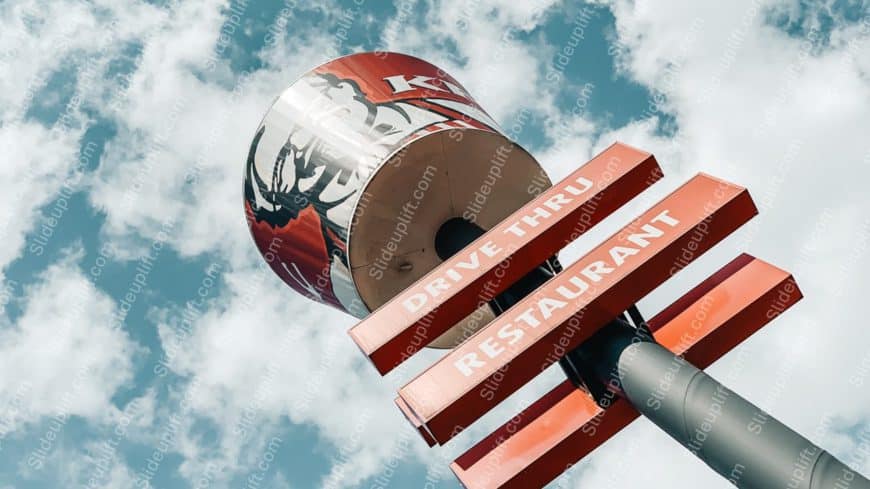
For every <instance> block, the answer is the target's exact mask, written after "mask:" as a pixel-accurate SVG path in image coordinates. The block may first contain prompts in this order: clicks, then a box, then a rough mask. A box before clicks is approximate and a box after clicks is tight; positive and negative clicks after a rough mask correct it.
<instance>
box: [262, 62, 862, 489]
mask: <svg viewBox="0 0 870 489" xmlns="http://www.w3.org/2000/svg"><path fill="white" fill-rule="evenodd" d="M661 176H662V172H661V169H660V168H659V166H658V163H657V162H656V160H655V158H654V157H653V156H652V155H651V154H649V153H646V152H644V151H641V150H638V149H635V148H632V147H630V146H627V145H625V144H621V143H615V144H613V145H612V146H610V147H609V148H607V149H605V150H604V151H603V152H602V153H600V154H599V155H597V156H596V157H594V158H593V159H592V160H591V161H589V162H588V163H586V164H585V165H583V166H581V167H580V168H578V169H577V170H576V171H575V172H573V173H572V174H571V175H569V176H568V177H566V178H565V179H564V180H563V181H562V182H558V183H556V184H555V185H552V186H551V185H550V182H549V180H548V179H547V178H546V175H544V174H543V173H542V171H541V170H540V167H539V166H538V165H537V163H536V162H535V161H534V159H533V158H532V157H531V156H530V155H529V154H528V153H526V152H525V151H523V150H522V148H520V147H518V146H517V145H516V144H514V143H513V142H511V141H510V140H509V139H508V138H507V137H505V136H504V135H502V134H501V132H500V130H499V129H498V126H497V125H496V124H495V123H494V122H493V121H492V119H491V118H490V117H489V116H488V115H487V114H486V112H485V111H484V110H483V109H482V108H481V107H480V106H479V105H477V103H476V102H475V101H474V100H473V99H472V98H471V96H470V95H469V94H468V93H467V91H466V90H465V89H464V88H463V87H462V86H461V85H460V84H459V82H458V81H456V80H455V79H453V78H452V77H450V76H449V75H447V74H446V73H444V72H443V71H442V70H440V69H438V68H436V67H434V66H433V65H431V64H429V63H426V62H425V61H422V60H419V59H416V58H412V57H410V56H406V55H401V54H395V53H360V54H355V55H351V56H347V57H344V58H339V59H337V60H334V61H331V62H329V63H327V64H325V65H323V66H320V67H318V68H316V69H315V70H313V71H312V72H311V73H308V74H306V75H305V76H303V77H302V78H301V79H300V80H299V81H297V82H296V83H294V84H293V85H291V87H290V88H288V89H287V91H285V93H284V94H282V95H281V96H280V97H279V98H278V99H277V100H276V102H275V104H274V105H273V107H272V108H271V109H270V111H269V113H268V114H267V115H266V117H265V118H264V120H263V122H262V124H261V126H260V128H259V129H258V131H257V133H256V136H255V138H254V141H253V144H252V147H251V151H250V153H249V157H248V162H247V166H246V182H245V206H246V212H247V215H248V219H249V224H250V227H251V232H252V234H253V236H254V239H255V242H256V243H257V245H258V247H259V249H260V251H261V252H262V253H263V255H264V257H265V258H266V259H267V261H268V262H269V263H270V265H271V266H272V268H273V269H274V270H275V271H276V273H278V274H279V276H281V278H282V279H284V280H285V281H286V282H287V283H288V284H289V285H290V286H291V287H293V288H295V289H296V290H298V291H300V292H301V293H303V294H305V295H306V296H308V297H310V298H312V299H315V300H318V301H320V302H323V303H326V304H329V305H332V306H334V307H338V308H340V309H342V310H344V311H347V312H349V313H351V314H355V315H357V316H358V317H360V318H362V321H360V322H359V323H358V324H357V325H356V326H354V327H353V328H351V330H350V331H349V334H350V336H351V338H352V339H353V341H355V342H356V344H357V345H358V346H359V347H360V349H361V350H362V352H363V353H364V354H365V355H366V356H367V357H368V358H369V359H370V360H371V363H372V364H373V365H374V367H375V368H376V369H377V370H378V372H380V373H381V374H385V373H387V372H389V371H390V370H392V369H393V368H394V367H396V366H397V365H399V364H400V363H401V362H403V361H405V360H407V359H408V358H410V357H411V356H413V355H414V354H415V353H417V352H418V351H419V350H420V349H421V348H423V347H426V346H433V347H440V348H452V350H451V351H450V352H448V353H447V354H446V355H445V356H444V357H442V358H441V359H440V360H438V361H437V362H436V363H435V364H434V365H432V366H431V367H430V368H428V369H427V370H426V371H424V372H422V373H421V374H419V375H418V376H417V377H415V378H414V379H412V380H411V381H410V382H409V383H408V384H406V385H405V386H404V387H402V388H401V389H399V392H398V398H397V399H396V401H395V402H396V404H397V405H398V407H399V409H401V410H402V412H403V413H404V414H405V416H406V417H407V418H408V420H409V421H410V422H411V424H412V425H413V426H414V427H415V428H416V429H417V430H418V431H419V432H420V434H421V436H422V437H423V439H424V440H425V441H426V442H427V443H429V444H430V445H434V444H444V443H447V442H448V441H449V440H450V439H451V438H453V437H454V436H456V435H457V434H458V433H460V432H461V431H462V430H464V429H465V428H466V427H468V426H470V425H471V424H472V423H474V422H475V421H476V420H477V419H479V418H480V417H481V416H483V415H484V414H486V413H487V412H488V411H489V410H491V409H492V408H493V407H495V406H496V405H498V403H500V402H501V401H503V400H504V399H505V398H507V397H508V396H509V395H510V394H511V393H513V392H515V391H516V390H517V389H519V388H520V387H522V386H523V385H525V384H526V383H527V382H528V381H530V380H531V379H533V378H534V377H535V376H537V375H538V374H539V373H540V372H541V371H542V370H544V369H545V368H547V367H549V366H550V365H552V364H553V363H557V362H558V363H559V364H560V366H561V368H562V369H563V370H564V371H565V373H566V375H567V377H568V379H567V380H565V381H564V382H562V383H561V384H560V385H558V386H556V387H555V388H554V389H553V390H551V391H550V392H548V393H547V394H546V395H544V396H543V397H542V398H540V399H539V400H537V401H535V402H534V403H532V404H531V405H529V406H528V407H527V408H526V409H524V410H523V411H522V412H520V413H518V414H517V415H516V416H515V417H513V418H512V419H511V420H510V421H508V422H507V423H505V424H504V425H502V426H501V427H500V428H498V429H497V430H496V431H495V432H493V433H492V434H491V435H489V436H488V437H486V438H484V439H483V440H481V441H480V442H479V443H477V444H476V445H475V446H473V447H472V448H471V449H469V450H468V451H467V452H466V453H464V454H463V455H461V456H460V457H459V458H458V459H456V461H455V462H454V463H453V465H452V469H453V471H454V473H455V474H456V475H457V477H458V478H459V480H460V481H461V482H462V484H463V485H465V486H466V487H469V488H475V489H477V488H481V489H482V488H500V487H518V488H528V487H542V486H543V485H545V484H547V483H548V482H550V481H552V480H553V479H554V478H555V477H557V476H558V475H559V474H560V473H562V472H563V471H565V470H567V469H568V468H570V467H571V465H573V464H574V463H576V462H577V461H578V460H580V459H581V458H582V457H584V456H585V455H586V454H588V453H589V452H591V451H592V450H594V449H595V448H596V447H598V446H599V445H601V444H602V443H604V442H605V441H606V440H607V439H609V438H610V437H611V436H613V435H614V434H615V433H616V432H618V431H619V430H620V429H622V428H624V427H625V426H627V425H628V423H630V422H631V421H632V420H634V419H635V418H637V417H638V416H640V415H643V416H646V417H647V418H648V419H650V420H651V421H652V422H653V423H655V424H656V425H658V426H659V427H661V428H662V429H663V430H664V431H665V432H667V433H668V434H669V435H670V436H672V437H673V438H674V439H676V440H677V441H678V442H679V443H681V444H682V445H684V446H685V447H686V448H688V449H689V450H690V451H691V452H692V453H694V454H695V455H696V456H698V457H699V458H701V459H702V460H703V461H704V462H705V463H707V464H708V465H709V466H710V467H711V468H713V469H714V470H715V471H717V472H718V473H719V474H721V475H722V476H723V477H725V478H726V479H728V480H729V481H731V482H732V483H734V484H735V485H737V486H738V487H743V488H774V487H776V488H779V487H788V488H805V489H816V488H826V489H828V488H836V489H844V488H855V489H870V482H868V481H867V479H865V478H864V477H863V476H861V475H860V474H859V473H857V472H855V471H854V470H852V469H850V468H849V467H846V466H845V465H844V464H843V463H842V462H840V461H838V460H837V459H835V458H833V457H832V456H831V455H830V454H828V453H827V452H825V451H824V450H822V449H821V448H819V447H817V446H816V445H814V444H813V443H812V442H810V441H809V440H807V439H805V438H803V437H802V436H801V435H799V434H798V433H796V432H794V431H792V430H791V429H789V428H788V427H787V426H785V425H783V424H781V423H779V422H778V421H777V420H776V419H774V418H773V417H771V416H770V415H769V414H767V413H764V412H763V411H761V410H760V409H758V408H757V407H755V406H754V405H752V404H751V403H750V402H748V401H747V400H745V399H743V398H742V397H740V396H739V395H738V394H736V393H734V392H733V391H731V390H729V389H728V388H727V387H725V386H723V385H721V384H720V383H718V382H717V381H716V380H715V379H713V378H711V377H710V376H708V375H707V374H705V373H704V372H703V371H701V370H699V368H701V369H702V368H704V367H706V366H708V365H710V364H711V363H712V362H714V361H715V360H716V359H718V358H720V357H722V356H723V355H724V354H726V353H727V352H728V351H729V350H730V349H732V348H733V347H735V346H736V345H737V344H739V343H740V342H742V341H743V340H744V339H746V338H747V337H749V336H750V335H751V334H752V333H754V332H755V331H757V330H758V329H759V328H761V327H762V326H764V325H765V324H767V323H769V322H770V321H771V320H773V319H774V318H776V317H777V316H778V315H779V314H781V313H782V312H783V311H785V310H787V309H788V308H789V307H790V306H791V305H793V304H794V303H795V302H797V301H798V300H799V299H800V298H801V292H800V290H799V288H798V286H797V284H796V283H795V281H794V279H793V278H792V277H791V275H790V274H789V273H788V272H786V271H783V270H780V269H779V268H776V267H775V266H773V265H771V264H768V263H766V262H764V261H761V260H759V259H757V258H754V257H752V256H750V255H746V254H744V255H740V256H738V257H736V258H735V259H734V260H732V261H731V262H730V263H728V264H727V265H725V266H724V267H722V268H721V269H720V270H719V271H717V272H716V273H714V274H712V275H711V276H710V277H709V278H708V279H706V280H704V281H703V282H702V283H700V284H698V285H697V286H695V287H694V288H692V289H691V290H690V291H689V292H687V293H686V294H685V295H683V296H682V297H681V298H679V299H678V300H676V301H675V302H674V303H673V304H672V305H671V306H669V307H667V308H665V309H664V310H663V311H661V312H660V313H659V314H657V315H655V316H653V317H652V318H651V319H649V320H648V321H645V320H644V319H643V317H642V316H641V315H640V313H639V311H638V310H637V308H636V307H635V306H634V304H635V303H636V302H637V301H638V300H640V299H641V298H643V297H644V296H645V295H646V294H648V293H649V292H650V291H652V290H653V289H654V288H656V287H657V286H659V285H660V284H662V283H663V282H664V281H666V280H668V279H669V278H671V277H673V276H674V275H676V274H677V273H678V272H679V271H680V270H682V269H683V268H684V267H686V266H688V265H689V264H690V263H692V262H693V261H694V260H695V259H696V258H697V257H699V256H700V255H701V254H703V253H704V252H706V251H707V250H709V249H710V248H712V247H713V246H714V245H715V244H717V243H718V242H720V241H722V240H723V239H725V238H726V237H727V236H728V235H729V234H730V233H731V232H733V231H734V230H736V229H737V228H738V227H739V226H740V225H742V224H743V223H745V222H746V221H748V220H749V219H751V218H752V217H753V216H754V215H755V214H756V213H757V209H756V207H755V204H754V203H753V201H752V198H751V197H750V195H749V193H748V192H747V190H746V189H744V188H742V187H739V186H737V185H735V184H732V183H729V182H726V181H723V180H720V179H717V178H715V177H713V176H710V175H705V174H699V175H697V176H695V177H693V178H691V179H690V180H688V181H687V182H686V183H685V184H684V185H682V186H681V187H679V188H678V189H677V190H676V191H674V192H673V193H671V194H670V195H668V196H667V197H665V198H664V199H663V200H662V201H660V202H659V203H657V204H655V205H654V206H652V207H651V208H650V209H649V210H647V211H646V212H644V213H643V214H641V215H640V216H638V217H637V218H636V219H635V220H634V221H632V222H631V223H629V224H627V225H626V226H625V227H623V228H622V229H621V230H620V231H618V232H617V233H616V234H614V235H613V236H611V237H610V238H608V239H606V240H605V241H604V242H602V243H601V244H600V245H599V246H597V247H595V248H594V249H592V250H591V251H590V252H589V253H587V254H586V255H585V256H583V257H582V258H580V259H579V260H577V261H576V262H575V263H573V264H570V265H568V266H567V267H565V269H564V270H562V266H561V264H560V263H559V262H558V260H557V259H556V258H555V255H556V254H557V253H558V251H559V250H560V249H562V248H563V247H564V246H565V245H567V244H568V243H570V242H571V241H573V240H574V239H576V238H578V237H579V236H581V235H582V234H584V233H585V232H587V231H588V230H589V229H590V228H591V227H592V226H594V225H595V224H596V223H598V222H600V221H601V220H602V219H604V218H605V217H607V216H608V215H610V214H611V213H613V212H614V211H615V210H616V209H618V208H619V207H620V206H622V205H624V204H625V203H627V202H628V201H629V200H631V199H632V198H633V197H634V196H636V195H637V194H639V193H640V192H642V191H643V190H644V189H646V188H647V187H649V186H650V185H652V184H653V183H655V182H656V181H658V180H659V179H660V178H661ZM370 311H373V312H370ZM759 420H763V422H761V421H759Z"/></svg>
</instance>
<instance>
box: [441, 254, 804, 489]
mask: <svg viewBox="0 0 870 489" xmlns="http://www.w3.org/2000/svg"><path fill="white" fill-rule="evenodd" d="M801 297H802V296H801V292H800V290H799V289H798V287H797V285H796V284H795V282H794V279H793V278H792V277H791V275H790V274H789V273H788V272H785V271H783V270H780V269H779V268H776V267H774V266H773V265H770V264H768V263H765V262H763V261H761V260H758V259H755V258H753V257H751V256H749V255H742V256H740V257H738V258H736V259H735V260H733V261H732V262H731V263H729V264H728V265H726V266H725V267H723V268H722V269H721V270H719V271H718V272H716V273H715V274H714V275H713V276H711V277H710V278H708V279H707V280H705V281H704V282H702V283H701V284H700V285H698V286H697V287H695V288H694V289H692V290H691V291H690V292H688V293H687V294H686V295H684V296H683V297H681V298H680V299H679V300H677V301H676V302H675V303H674V304H672V305H671V306H669V307H668V308H666V309H665V310H664V311H662V312H661V313H659V314H658V315H656V316H655V317H653V318H652V319H651V320H650V321H649V326H650V329H651V330H652V331H653V332H654V336H655V339H656V341H657V342H658V343H660V344H661V345H662V346H664V347H666V348H668V349H669V350H671V351H672V352H673V353H675V354H678V355H683V356H684V358H685V359H686V360H688V361H689V362H690V363H692V364H693V365H695V366H697V367H699V368H705V367H707V366H709V365H710V364H712V363H713V362H714V361H715V360H717V359H718V358H720V357H721V356H722V355H724V354H725V353H726V352H728V351H729V350H731V349H732V348H734V347H735V346H737V345H738V344H739V343H740V342H742V341H743V340H744V339H746V338H748V337H749V336H750V335H752V334H753V333H754V332H756V331H757V330H758V329H760V328H761V327H762V326H764V325H765V324H767V323H768V322H769V321H771V320H773V318H775V317H776V316H778V315H779V314H780V313H781V312H782V311H784V310H786V309H787V308H789V307H791V306H792V305H793V304H794V303H796V302H797V301H798V300H799V299H800V298H801ZM605 405H607V404H606V403H605ZM638 416H639V414H638V412H637V411H635V409H634V408H632V407H631V405H630V404H629V403H628V402H627V401H624V400H622V399H620V398H613V400H612V404H610V405H609V407H607V409H606V410H605V409H602V408H601V407H599V406H598V405H596V404H595V402H594V401H593V400H592V398H591V397H590V396H589V394H588V393H586V392H585V391H583V390H580V389H577V388H575V387H574V386H573V385H572V384H571V382H570V381H567V380H566V381H564V382H562V383H561V384H560V385H559V386H557V387H556V388H555V389H553V390H551V391H550V392H549V393H547V394H546V395H544V397H542V398H541V399H539V400H538V401H536V402H534V403H533V404H532V405H530V406H529V407H528V408H526V409H525V410H523V411H522V412H521V413H519V414H518V415H517V416H514V417H513V418H512V419H511V421H509V422H508V423H505V424H504V425H502V426H501V427H500V428H498V429H497V430H496V431H494V432H493V433H492V434H491V435H489V436H488V437H486V438H485V439H483V440H482V441H480V442H479V443H478V444H476V445H475V446H474V447H472V448H471V449H469V450H468V451H466V452H465V453H464V454H463V455H461V456H460V457H459V458H457V459H456V461H455V462H454V463H453V465H452V469H453V471H454V472H455V473H456V475H457V477H458V478H459V479H460V481H462V484H463V485H464V486H465V487H467V488H473V489H488V488H513V487H516V488H526V487H542V486H544V485H545V484H547V483H548V482H550V481H552V480H553V479H555V478H556V477H557V476H558V475H559V474H560V473H562V472H563V471H564V470H566V469H567V468H569V467H570V466H571V465H573V464H574V463H576V462H577V461H578V460H580V459H581V458H583V457H584V456H586V455H587V454H588V453H590V452H591V451H592V450H594V449H595V448H596V447H598V446H599V445H601V444H602V443H604V442H605V441H607V440H608V439H609V438H610V437H612V436H613V435H614V434H616V433H617V432H618V431H619V430H621V429H622V428H624V427H625V426H627V425H628V424H629V423H630V422H631V421H633V420H634V419H635V418H637V417H638Z"/></svg>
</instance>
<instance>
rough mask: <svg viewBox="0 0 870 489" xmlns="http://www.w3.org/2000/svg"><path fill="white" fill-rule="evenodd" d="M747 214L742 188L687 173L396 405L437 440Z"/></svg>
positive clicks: (407, 389)
mask: <svg viewBox="0 0 870 489" xmlns="http://www.w3.org/2000/svg"><path fill="white" fill-rule="evenodd" d="M756 213H757V209H756V207H755V205H754V203H753V202H752V199H751V198H750V196H749V193H748V192H747V191H746V190H745V189H744V188H742V187H739V186H736V185H733V184H731V183H728V182H725V181H722V180H719V179H716V178H713V177H710V176H708V175H704V174H699V175H697V176H695V177H694V178H692V179H691V180H689V181H688V182H687V183H686V184H684V185H683V186H682V187H680V188H679V189H677V190H676V191H674V192H673V193H671V194H670V195H668V196H667V197H665V198H664V199H663V200H662V201H661V202H659V203H658V204H656V205H655V206H653V207H652V208H651V209H650V210H648V211H647V212H645V213H644V214H643V215H641V216H640V217H639V218H638V219H636V220H635V221H633V222H632V223H631V224H629V225H628V226H626V227H625V228H623V229H622V230H621V231H619V232H618V233H616V234H615V235H613V236H612V237H610V238H609V239H607V240H606V241H605V242H604V243H602V244H601V245H599V246H598V247H597V248H595V249H593V250H592V251H591V252H589V253H588V254H587V255H586V256H584V257H583V258H581V259H580V260H578V261H577V262H576V263H574V264H572V265H571V266H570V267H568V268H566V269H565V270H564V271H563V272H562V273H560V274H559V275H557V276H556V277H554V278H553V279H552V280H550V281H549V282H547V283H546V284H544V285H543V286H542V287H540V288H539V289H538V290H536V291H535V292H534V293H533V294H531V295H529V296H528V297H526V298H525V299H523V300H522V301H520V302H519V303H517V304H516V305H515V306H514V307H512V308H511V309H509V310H508V311H506V312H505V313H503V314H502V315H501V316H499V317H498V318H496V319H495V320H494V321H493V322H491V323H490V324H488V325H487V326H486V327H484V328H483V329H481V330H480V331H478V332H477V333H476V334H475V335H474V336H472V337H471V338H469V339H468V340H466V341H465V342H464V343H462V344H461V345H459V346H458V347H457V348H456V349H454V350H453V351H451V352H450V353H449V354H447V355H446V356H445V357H444V358H442V359H441V360H440V361H438V362H437V363H435V364H434V365H433V366H432V367H430V368H429V369H428V370H426V371H425V372H423V373H422V374H421V375H419V376H418V377H417V378H415V379H413V380H412V381H411V382H410V383H408V384H407V385H406V386H404V387H403V388H402V389H401V390H400V391H399V399H398V400H397V402H398V403H399V404H400V406H401V407H402V409H403V411H404V412H405V413H406V415H408V416H409V419H411V420H412V423H414V424H415V425H416V426H418V428H419V429H420V430H421V432H422V433H424V437H426V438H427V439H429V440H430V441H431V440H434V441H437V442H438V443H445V442H446V441H447V440H449V439H450V438H452V437H453V436H455V435H456V434H457V433H459V432H460V431H462V430H463V429H464V428H465V427H466V426H468V425H469V424H471V423H472V422H474V421H475V420H477V419H478V418H479V417H480V416H481V415H483V414H484V413H486V412H487V411H489V410H490V409H491V408H492V407H494V406H495V405H496V404H498V403H499V402H501V401H502V400H503V399H505V398H506V397H507V396H509V395H510V394H511V393H513V392H515V391H516V390H517V389H518V388H520V387H522V385H524V384H525V383H526V382H528V381H529V380H531V379H532V378H534V377H535V376H536V375H537V374H538V373H540V372H541V371H542V370H543V369H545V368H546V367H548V366H549V365H550V364H552V363H553V362H556V361H558V360H559V358H560V357H561V356H562V355H564V353H565V352H567V351H569V350H571V349H573V348H575V347H577V346H578V345H579V344H580V343H582V342H583V341H585V340H586V339H588V338H589V337H590V336H591V335H592V334H593V333H595V332H596V331H597V330H598V329H600V328H601V327H602V326H604V325H605V324H606V323H607V322H609V321H610V320H612V319H613V318H614V317H616V316H617V315H619V314H621V313H622V311H624V310H625V309H626V308H628V307H629V306H630V305H631V304H634V303H635V302H637V301H638V300H639V299H640V298H642V297H643V296H645V295H646V294H647V293H649V292H650V291H651V290H652V289H654V288H655V287H657V286H658V285H660V284H661V283H662V282H664V281H665V280H667V279H668V278H669V277H670V276H671V275H673V274H675V273H677V272H678V271H679V270H681V269H682V268H683V267H685V266H686V265H688V264H689V263H691V262H692V261H693V260H694V259H695V258H697V257H698V256H700V255H701V254H702V253H704V252H705V251H707V250H708V249H709V248H711V247H712V246H713V245H715V244H716V243H718V242H719V241H721V240H722V239H723V238H724V237H726V236H727V235H728V234H730V233H731V232H733V231H734V230H735V229H737V228H738V227H739V226H740V225H742V224H743V223H745V222H746V221H748V220H749V219H750V218H751V217H752V216H754V215H755V214H756ZM506 222H507V223H509V224H510V223H512V222H515V221H512V220H511V219H509V220H508V221H506ZM485 238H486V236H484V237H483V238H482V240H484V241H485ZM467 249H474V245H472V246H469V247H468V248H467ZM447 267H449V262H447V263H445V264H443V265H441V266H440V267H438V268H436V269H435V271H434V272H433V273H434V274H439V273H444V269H445V268H447ZM424 282H425V280H424ZM412 289H416V290H419V288H418V287H413V288H412ZM403 295H404V294H403Z"/></svg>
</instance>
